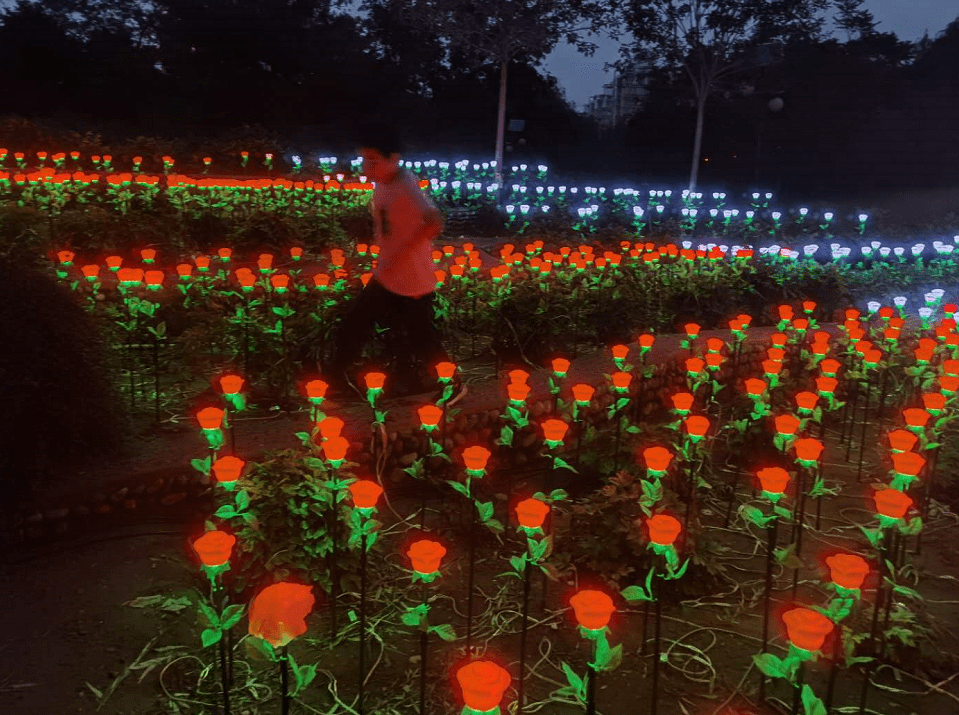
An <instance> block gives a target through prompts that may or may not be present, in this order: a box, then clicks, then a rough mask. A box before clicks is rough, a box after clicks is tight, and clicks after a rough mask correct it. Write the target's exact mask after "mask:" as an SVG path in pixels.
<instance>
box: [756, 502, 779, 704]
mask: <svg viewBox="0 0 959 715" xmlns="http://www.w3.org/2000/svg"><path fill="white" fill-rule="evenodd" d="M778 527H779V517H778V516H774V517H773V520H772V524H771V525H770V527H769V533H768V535H767V541H766V592H765V594H764V595H763V649H762V652H763V653H765V652H766V651H767V648H768V647H769V599H770V595H771V593H772V590H773V553H774V552H775V550H776V535H777V533H776V532H777V531H778ZM765 700H766V677H765V676H764V675H762V673H760V675H759V702H764V701H765Z"/></svg>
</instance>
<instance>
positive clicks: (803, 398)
mask: <svg viewBox="0 0 959 715" xmlns="http://www.w3.org/2000/svg"><path fill="white" fill-rule="evenodd" d="M818 402H819V396H818V395H817V394H816V393H815V392H799V393H797V394H796V407H797V408H799V411H800V412H807V413H808V412H812V411H813V410H814V409H816V404H817V403H818Z"/></svg>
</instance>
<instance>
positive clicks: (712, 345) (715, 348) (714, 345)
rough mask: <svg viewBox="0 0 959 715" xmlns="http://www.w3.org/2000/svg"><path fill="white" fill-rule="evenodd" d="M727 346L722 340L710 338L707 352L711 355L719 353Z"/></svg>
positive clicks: (707, 343) (707, 342)
mask: <svg viewBox="0 0 959 715" xmlns="http://www.w3.org/2000/svg"><path fill="white" fill-rule="evenodd" d="M725 346H726V343H724V342H723V341H722V340H721V339H720V338H710V339H709V340H707V341H706V350H707V351H708V352H711V353H718V352H719V351H720V350H722V349H723V348H724V347H725Z"/></svg>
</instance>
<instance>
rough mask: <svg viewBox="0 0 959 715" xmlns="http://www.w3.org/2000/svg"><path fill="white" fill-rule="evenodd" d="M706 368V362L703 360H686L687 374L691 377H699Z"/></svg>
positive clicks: (696, 358)
mask: <svg viewBox="0 0 959 715" xmlns="http://www.w3.org/2000/svg"><path fill="white" fill-rule="evenodd" d="M705 367H706V361H705V360H703V359H702V358H698V357H691V358H686V372H687V373H689V374H690V375H698V374H699V373H701V372H702V371H703V369H704V368H705Z"/></svg>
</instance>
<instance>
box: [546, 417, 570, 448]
mask: <svg viewBox="0 0 959 715" xmlns="http://www.w3.org/2000/svg"><path fill="white" fill-rule="evenodd" d="M542 427H543V434H544V436H545V441H546V444H548V445H549V446H550V447H555V446H556V445H558V444H560V443H561V442H562V441H563V437H565V436H566V431H567V430H568V429H569V425H568V424H566V423H565V422H563V420H557V419H548V420H545V421H544V422H543V423H542Z"/></svg>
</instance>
